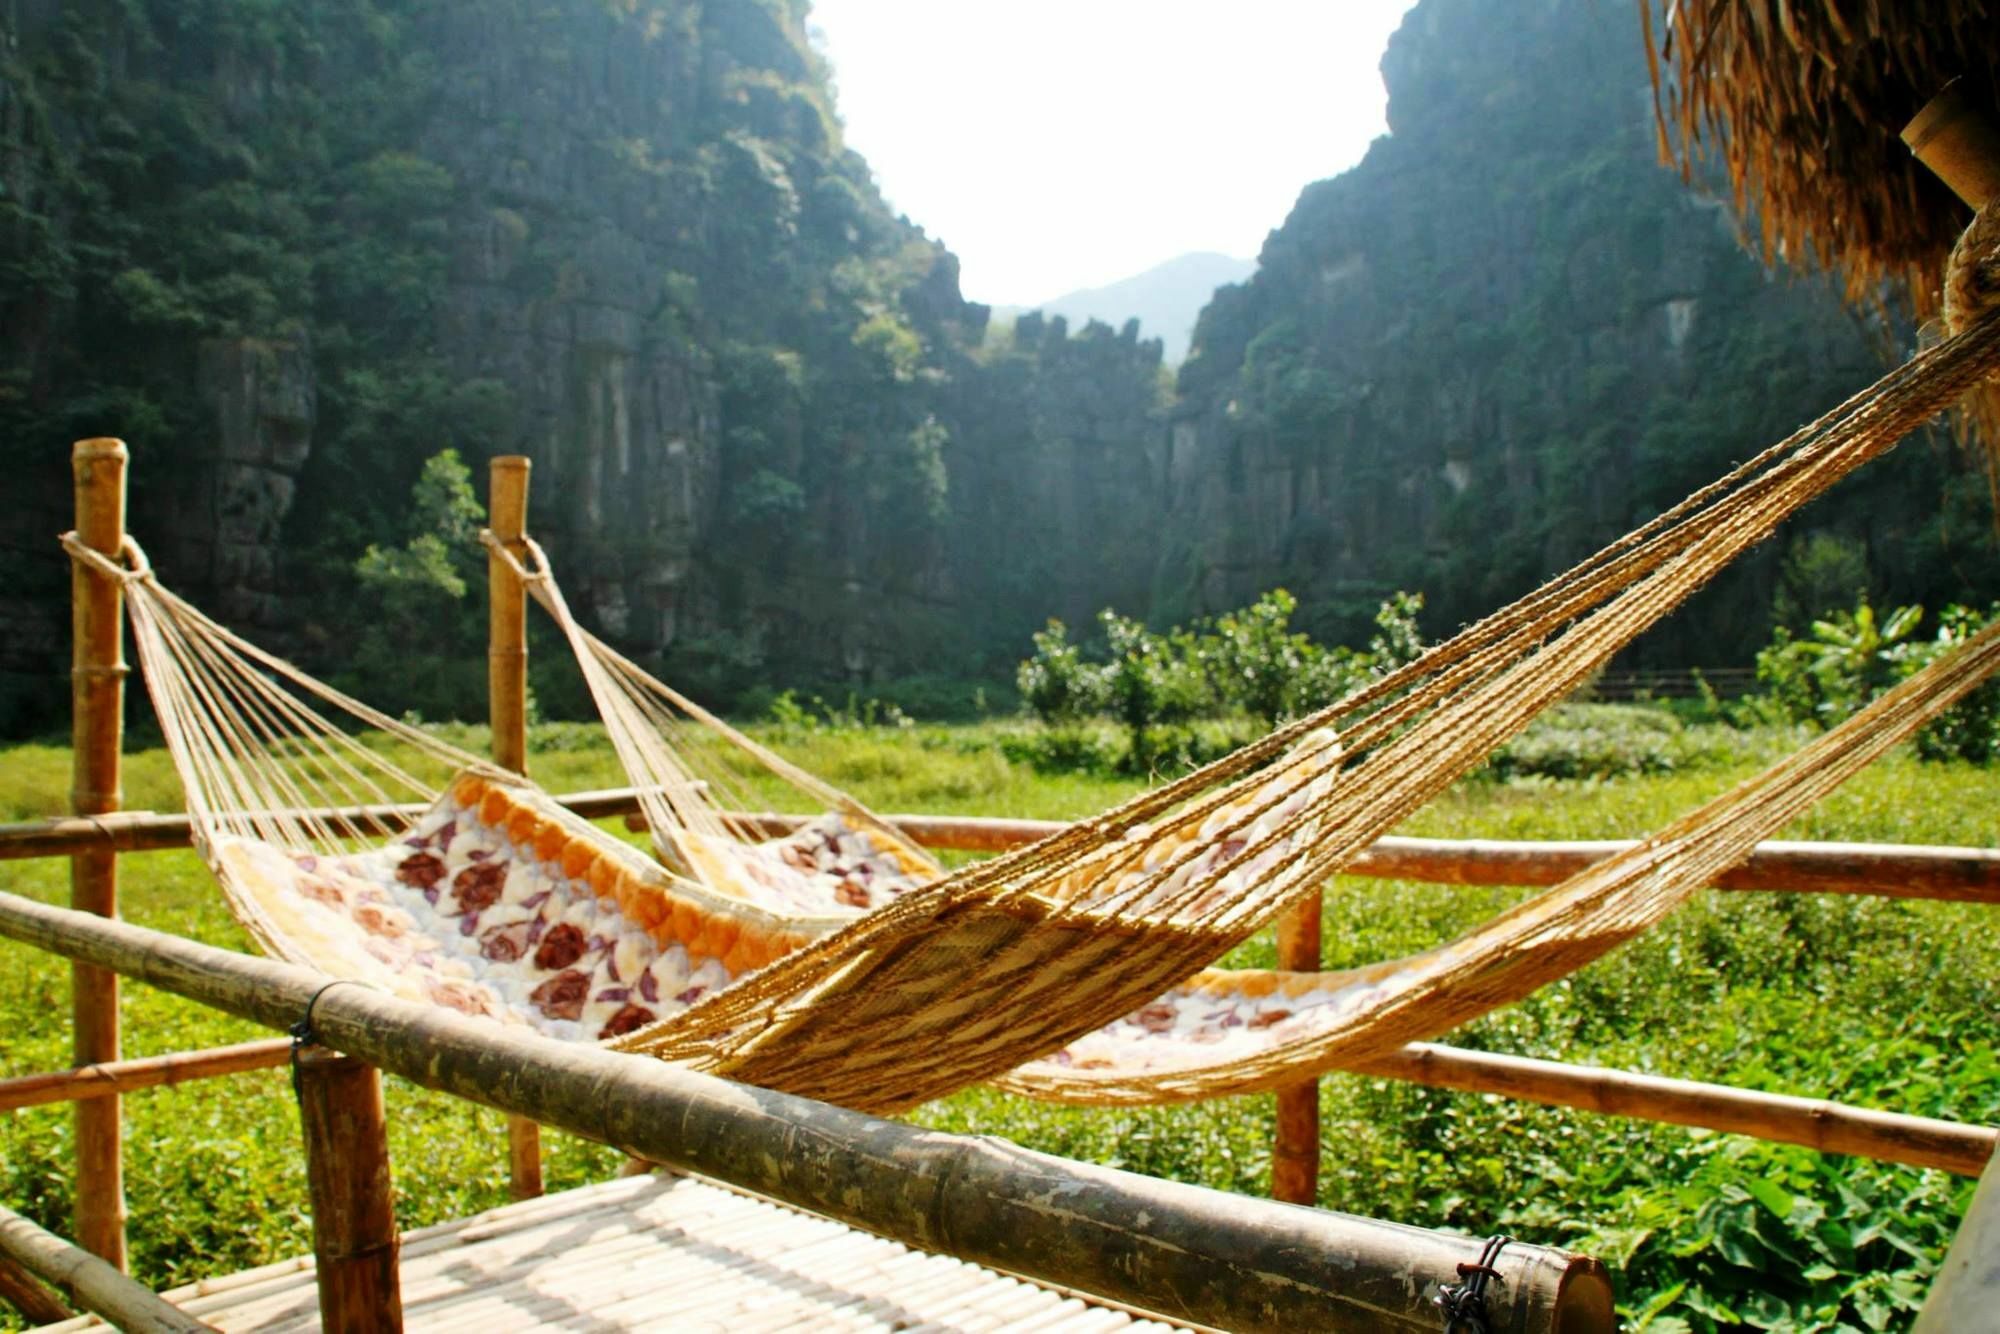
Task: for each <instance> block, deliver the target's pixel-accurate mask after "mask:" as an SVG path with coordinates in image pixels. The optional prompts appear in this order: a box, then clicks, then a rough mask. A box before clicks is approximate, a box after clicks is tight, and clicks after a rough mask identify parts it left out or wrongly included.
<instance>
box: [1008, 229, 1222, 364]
mask: <svg viewBox="0 0 2000 1334" xmlns="http://www.w3.org/2000/svg"><path fill="white" fill-rule="evenodd" d="M1256 269H1257V261H1256V260H1254V259H1237V258H1235V257H1234V256H1231V255H1224V254H1219V253H1217V252H1216V251H1213V250H1194V251H1190V252H1188V253H1187V254H1185V255H1176V256H1174V257H1173V258H1172V259H1169V260H1165V261H1163V262H1161V263H1159V264H1155V265H1154V266H1153V267H1152V268H1150V269H1147V270H1146V271H1145V272H1143V273H1135V274H1133V275H1132V276H1131V277H1130V278H1121V279H1119V280H1118V281H1117V282H1114V283H1106V284H1105V285H1104V286H1102V287H1086V288H1083V289H1082V290H1080V291H1075V292H1068V293H1065V294H1064V295H1062V296H1059V297H1056V298H1054V299H1052V300H1049V301H1043V302H1040V303H1039V304H1037V305H1034V306H1027V307H1021V308H1020V309H1022V310H1039V311H1041V312H1042V313H1043V314H1045V315H1061V316H1062V317H1063V318H1065V319H1067V320H1068V321H1069V322H1070V324H1071V325H1073V326H1081V325H1082V324H1083V323H1084V322H1085V321H1086V320H1092V319H1097V320H1102V321H1104V322H1105V323H1106V324H1108V325H1110V326H1111V327H1112V328H1114V329H1117V328H1122V327H1123V326H1124V324H1125V321H1127V320H1129V319H1137V320H1138V321H1139V336H1140V337H1141V338H1157V339H1159V340H1160V341H1161V343H1163V344H1164V348H1163V350H1162V359H1163V360H1164V361H1165V362H1166V363H1167V364H1168V365H1170V366H1177V365H1179V364H1180V363H1181V362H1183V361H1185V360H1186V359H1187V354H1188V340H1189V339H1190V338H1191V337H1192V336H1193V335H1194V322H1195V319H1196V318H1197V317H1198V316H1199V315H1200V314H1201V309H1202V307H1203V306H1206V305H1207V304H1208V302H1209V298H1210V297H1212V296H1214V295H1215V289H1216V288H1218V287H1221V286H1223V285H1225V284H1227V283H1237V282H1242V281H1243V280H1244V279H1246V278H1248V277H1249V276H1250V275H1251V274H1252V273H1254V272H1256ZM999 309H1000V311H1001V312H1003V313H1008V308H1006V307H1001V308H999ZM1012 313H1018V311H1016V312H1012Z"/></svg>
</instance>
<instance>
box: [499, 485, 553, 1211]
mask: <svg viewBox="0 0 2000 1334" xmlns="http://www.w3.org/2000/svg"><path fill="white" fill-rule="evenodd" d="M530 466H531V465H530V463H529V460H528V459H527V458H526V457H524V456H522V455H519V454H507V455H503V456H501V457H500V458H497V459H494V460H493V462H492V463H491V465H489V467H488V471H487V478H488V496H489V500H490V505H489V507H488V509H489V521H490V526H491V528H492V530H493V536H494V537H496V538H498V539H499V540H500V541H502V542H504V543H506V545H507V550H508V551H509V552H511V553H512V554H513V557H514V559H515V560H517V561H520V562H522V563H523V564H526V562H527V559H528V548H527V544H526V543H524V542H523V541H522V540H521V539H522V538H523V537H524V536H525V535H526V534H527V531H528V472H529V468H530ZM486 608H487V616H486V622H487V633H486V698H487V713H488V716H489V717H490V718H491V720H492V723H493V762H494V763H495V764H497V765H499V766H500V767H501V768H503V769H511V770H513V771H514V772H515V773H517V774H521V775H523V776H525V775H526V774H527V772H528V591H527V589H526V588H524V587H522V584H521V580H520V577H519V576H518V575H516V574H515V573H514V571H513V569H512V568H511V567H509V565H508V564H507V562H506V561H504V560H502V559H501V558H500V555H499V553H497V552H488V553H487V556H486ZM507 1181H508V1188H509V1189H510V1190H511V1191H512V1193H513V1196H514V1198H515V1199H517V1200H528V1199H533V1198H534V1197H535V1196H537V1195H540V1194H541V1193H542V1132H541V1128H540V1127H539V1126H537V1125H536V1124H535V1123H534V1122H533V1121H530V1120H527V1119H525V1118H523V1117H519V1116H510V1117H508V1118H507Z"/></svg>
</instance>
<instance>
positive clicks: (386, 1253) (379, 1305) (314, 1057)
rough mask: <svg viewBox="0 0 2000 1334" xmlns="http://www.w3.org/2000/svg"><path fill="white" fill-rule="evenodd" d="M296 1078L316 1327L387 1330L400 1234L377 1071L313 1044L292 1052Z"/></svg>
mask: <svg viewBox="0 0 2000 1334" xmlns="http://www.w3.org/2000/svg"><path fill="white" fill-rule="evenodd" d="M323 1003H324V1002H322V1004H323ZM298 1079H299V1120H300V1121H301V1122H302V1123H303V1125H304V1128H305V1140H306V1182H307V1186H308V1189H309V1191H310V1193H311V1198H312V1220H313V1262H314V1264H315V1266H316V1268H317V1271H318V1280H319V1315H320V1324H321V1327H322V1328H324V1329H326V1330H328V1331H329V1332H330V1334H369V1332H370V1331H386V1332H389V1334H393V1331H397V1330H400V1329H402V1327H403V1290H402V1284H401V1281H400V1280H399V1279H398V1277H397V1269H396V1253H397V1251H398V1249H399V1248H400V1247H401V1245H402V1239H401V1237H400V1236H399V1235H398V1234H397V1232H396V1194H395V1189H394V1187H393V1186H392V1185H391V1184H390V1179H389V1139H388V1123H387V1121H386V1120H385V1118H384V1115H383V1110H382V1076H381V1073H380V1072H379V1071H377V1070H375V1069H373V1068H372V1067H370V1066H368V1065H365V1064H363V1063H362V1062H360V1061H357V1060H355V1059H354V1058H353V1057H351V1056H342V1055H340V1054H339V1053H337V1052H333V1051H330V1050H328V1049H327V1048H325V1047H317V1046H314V1047H307V1048H305V1049H304V1050H302V1051H301V1052H300V1053H299V1055H298Z"/></svg>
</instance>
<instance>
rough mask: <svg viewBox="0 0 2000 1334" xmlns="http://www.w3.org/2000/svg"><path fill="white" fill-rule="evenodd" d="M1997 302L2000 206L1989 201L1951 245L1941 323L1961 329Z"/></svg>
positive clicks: (1999, 291) (1955, 330)
mask: <svg viewBox="0 0 2000 1334" xmlns="http://www.w3.org/2000/svg"><path fill="white" fill-rule="evenodd" d="M1996 306H2000V207H1996V204H1994V203H1989V204H1988V205H1987V206H1986V207H1985V208H1982V209H1980V210H1979V213H1978V215H1977V216H1976V217H1974V218H1973V219H1972V225H1971V226H1970V227H1967V228H1966V229H1965V233H1964V235H1962V236H1960V237H1959V238H1958V244H1957V245H1955V246H1953V247H1952V249H1951V263H1950V264H1949V265H1948V266H1947V267H1946V269H1945V279H1944V325H1945V328H1946V329H1947V330H1949V331H1950V332H1952V333H1962V332H1964V331H1965V330H1966V329H1967V328H1969V327H1970V326H1971V325H1972V324H1973V323H1974V322H1975V321H1977V320H1978V319H1979V317H1980V316H1982V315H1984V314H1986V313H1987V312H1988V311H1991V310H1992V309H1994V308H1995V307H1996Z"/></svg>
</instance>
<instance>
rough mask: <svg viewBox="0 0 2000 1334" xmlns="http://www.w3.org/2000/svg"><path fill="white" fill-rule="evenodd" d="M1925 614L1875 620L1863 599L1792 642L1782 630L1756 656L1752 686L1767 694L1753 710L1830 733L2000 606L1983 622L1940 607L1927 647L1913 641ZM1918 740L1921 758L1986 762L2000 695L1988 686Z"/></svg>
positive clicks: (1998, 746) (1994, 739)
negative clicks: (1759, 685) (1758, 685)
mask: <svg viewBox="0 0 2000 1334" xmlns="http://www.w3.org/2000/svg"><path fill="white" fill-rule="evenodd" d="M1923 614H1924V613H1923V608H1921V607H1916V606H1909V607H1898V608H1896V609H1895V610H1894V611H1893V612H1891V613H1890V614H1889V616H1888V617H1887V619H1885V620H1878V619H1877V617H1876V615H1875V609H1874V608H1873V607H1872V606H1870V605H1869V602H1868V598H1867V595H1866V594H1863V595H1862V597H1861V600H1860V601H1859V602H1857V603H1856V604H1855V607H1854V610H1853V611H1844V610H1843V611H1834V612H1831V613H1829V614H1828V615H1827V616H1825V617H1823V618H1821V619H1819V620H1816V621H1814V622H1813V623H1812V632H1811V634H1810V636H1808V637H1806V638H1794V637H1793V636H1792V634H1791V632H1790V631H1789V630H1787V629H1785V628H1784V627H1783V626H1780V627H1779V628H1778V629H1777V631H1776V632H1775V633H1774V635H1773V637H1772V641H1771V643H1770V645H1769V646H1768V647H1766V648H1764V649H1763V650H1762V651H1760V652H1759V653H1758V654H1757V679H1758V680H1759V681H1761V682H1762V683H1763V684H1764V687H1765V693H1764V696H1763V698H1762V699H1761V700H1760V701H1758V702H1757V703H1758V705H1759V706H1761V707H1762V708H1763V709H1764V710H1765V711H1767V712H1770V713H1773V714H1775V715H1777V716H1779V717H1783V718H1787V719H1791V720H1793V721H1798V722H1809V723H1812V724H1814V725H1815V726H1818V727H1822V728H1825V727H1832V726H1833V725H1835V724H1836V723H1838V722H1840V721H1841V720H1842V719H1844V718H1847V717H1849V716H1850V715H1852V714H1853V713H1855V712H1856V711H1857V710H1858V709H1860V708H1861V707H1862V706H1863V705H1864V704H1866V703H1867V702H1868V701H1869V700H1871V699H1873V698H1874V697H1875V696H1876V695H1879V694H1880V693H1882V691H1884V690H1886V689H1888V688H1889V687H1890V686H1892V685H1894V684H1895V683H1896V682H1897V681H1900V680H1902V679H1903V678H1905V677H1907V676H1909V675H1911V674H1912V673H1914V672H1916V671H1918V670H1919V669H1921V668H1923V667H1924V666H1926V665H1928V664H1929V663H1931V662H1934V661H1936V660H1937V659H1938V658H1939V657H1941V656H1942V655H1944V654H1946V653H1948V652H1951V651H1952V650H1954V649H1956V648H1958V647H1960V646H1961V645H1963V644H1964V643H1965V641H1966V640H1967V639H1968V638H1970V637H1971V636H1972V634H1973V633H1974V632H1975V631H1977V630H1978V629H1979V628H1980V627H1981V626H1983V625H1984V624H1985V623H1986V622H1987V621H1988V620H1990V619H1991V618H1992V617H1994V616H1995V615H2000V604H1996V605H1995V606H1994V607H1993V608H1992V609H1990V610H1989V611H1988V612H1987V613H1986V614H1985V615H1984V616H1982V615H1980V614H1979V613H1977V612H1974V611H1972V610H1971V609H1970V608H1966V607H1961V606H1957V605H1953V606H1949V607H1946V608H1945V609H1944V613H1943V614H1942V616H1940V617H1939V627H1938V631H1937V634H1936V635H1935V636H1934V637H1933V638H1931V639H1929V640H1922V639H1918V638H1916V637H1915V635H1916V631H1917V629H1918V626H1919V623H1920V622H1921V621H1922V619H1923ZM1916 741H1917V752H1918V753H1919V754H1920V755H1922V756H1923V757H1924V758H1926V759H1932V760H1942V759H1962V760H1967V761H1970V762H1971V763H1974V764H1987V763H1990V762H1991V761H1992V759H1993V758H1994V755H1995V753H1996V752H1997V751H2000V688H1996V684H1995V683H1994V682H1992V681H1988V682H1986V683H1985V684H1984V685H1982V686H1980V687H1979V688H1978V689H1977V690H1975V691H1974V692H1973V693H1972V694H1971V695H1969V696H1967V697H1966V698H1965V699H1964V700H1962V701H1960V703H1958V704H1957V705H1956V706H1954V707H1953V708H1952V709H1951V710H1950V711H1949V712H1947V713H1946V714H1944V716H1942V717H1940V718H1938V719H1937V720H1936V721H1934V722H1932V723H1929V724H1927V725H1925V726H1924V727H1923V728H1922V729H1921V730H1920V731H1919V732H1918V733H1917V738H1916Z"/></svg>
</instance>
